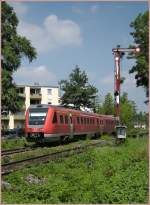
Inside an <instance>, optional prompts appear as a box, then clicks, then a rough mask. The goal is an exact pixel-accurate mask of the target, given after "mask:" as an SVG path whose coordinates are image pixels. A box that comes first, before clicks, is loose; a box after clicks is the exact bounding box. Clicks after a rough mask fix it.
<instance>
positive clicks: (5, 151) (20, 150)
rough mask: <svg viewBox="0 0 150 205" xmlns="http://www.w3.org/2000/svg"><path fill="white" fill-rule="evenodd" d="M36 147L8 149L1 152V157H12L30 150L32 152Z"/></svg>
mask: <svg viewBox="0 0 150 205" xmlns="http://www.w3.org/2000/svg"><path fill="white" fill-rule="evenodd" d="M34 149H36V147H34V148H33V147H22V148H17V149H8V150H2V151H1V156H6V155H12V154H16V153H20V152H26V151H30V150H34Z"/></svg>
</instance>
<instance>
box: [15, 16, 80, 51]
mask: <svg viewBox="0 0 150 205" xmlns="http://www.w3.org/2000/svg"><path fill="white" fill-rule="evenodd" d="M18 33H19V34H20V35H22V36H26V37H27V38H28V39H29V40H31V43H32V45H33V46H34V47H35V48H36V49H37V51H38V52H46V51H49V50H51V49H54V48H58V47H62V46H79V45H81V44H82V38H81V31H80V27H79V25H78V24H77V23H75V22H74V21H71V20H62V19H59V18H58V17H57V16H56V15H49V16H48V17H46V18H45V20H44V22H43V25H42V26H41V27H40V26H39V25H36V24H31V23H27V22H25V21H20V23H19V26H18Z"/></svg>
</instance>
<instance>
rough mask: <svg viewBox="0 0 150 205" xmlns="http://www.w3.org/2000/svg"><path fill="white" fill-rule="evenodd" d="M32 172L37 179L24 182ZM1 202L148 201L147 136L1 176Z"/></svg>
mask: <svg viewBox="0 0 150 205" xmlns="http://www.w3.org/2000/svg"><path fill="white" fill-rule="evenodd" d="M29 174H32V175H34V177H36V178H38V179H40V180H41V182H40V183H38V184H36V183H32V184H30V183H29V182H27V180H26V177H27V176H28V175H29ZM4 180H5V181H7V182H8V183H10V184H11V186H12V188H11V189H10V190H3V192H2V199H3V201H4V202H5V203H49V204H50V203H51V204H52V203H55V204H56V203H78V204H79V203H86V204H87V203H120V204H121V203H126V204H127V203H148V140H147V139H129V140H128V141H126V143H125V144H123V145H120V146H117V147H110V146H105V147H102V148H94V149H90V150H88V151H87V152H85V153H82V154H80V155H76V156H73V157H69V158H66V159H59V160H57V161H55V162H54V161H51V162H49V163H47V164H39V165H36V166H33V167H31V168H26V169H24V170H20V171H17V172H14V173H12V174H10V175H8V176H5V177H4Z"/></svg>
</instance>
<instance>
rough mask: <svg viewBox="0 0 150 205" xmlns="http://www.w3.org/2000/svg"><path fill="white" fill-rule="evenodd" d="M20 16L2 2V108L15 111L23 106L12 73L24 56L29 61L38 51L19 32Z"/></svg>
mask: <svg viewBox="0 0 150 205" xmlns="http://www.w3.org/2000/svg"><path fill="white" fill-rule="evenodd" d="M17 26H18V18H17V16H16V14H15V12H14V10H13V8H12V7H11V6H10V5H8V4H7V3H6V2H2V62H1V65H2V110H7V111H11V112H12V113H15V112H16V111H19V110H20V109H21V106H22V101H23V100H22V98H21V97H19V96H18V94H17V92H16V85H15V83H14V81H13V78H12V74H13V72H14V71H16V70H17V69H18V67H19V66H20V65H21V59H22V57H27V59H28V60H29V62H32V60H33V59H35V58H36V51H35V49H34V48H33V47H32V46H31V43H30V41H29V40H27V39H26V38H25V37H21V36H20V35H18V34H17Z"/></svg>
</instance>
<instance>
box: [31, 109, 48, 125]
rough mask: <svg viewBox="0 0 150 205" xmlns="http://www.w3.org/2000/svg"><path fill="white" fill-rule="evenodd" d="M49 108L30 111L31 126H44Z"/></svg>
mask: <svg viewBox="0 0 150 205" xmlns="http://www.w3.org/2000/svg"><path fill="white" fill-rule="evenodd" d="M47 111H48V108H32V109H29V125H44V122H45V119H46V115H47Z"/></svg>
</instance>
